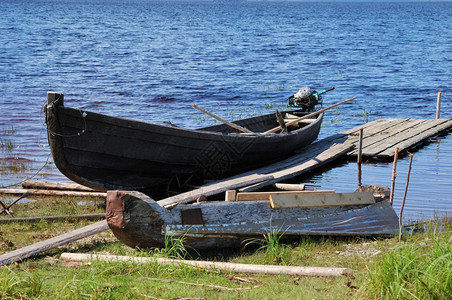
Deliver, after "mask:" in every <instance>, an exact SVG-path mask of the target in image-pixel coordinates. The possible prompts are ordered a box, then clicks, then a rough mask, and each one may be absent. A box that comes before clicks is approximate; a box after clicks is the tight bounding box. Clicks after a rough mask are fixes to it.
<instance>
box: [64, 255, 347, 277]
mask: <svg viewBox="0 0 452 300" xmlns="http://www.w3.org/2000/svg"><path fill="white" fill-rule="evenodd" d="M60 259H62V260H67V261H79V262H84V261H86V262H89V261H95V260H99V261H108V262H121V261H122V262H133V263H157V264H163V265H172V266H180V265H183V266H193V267H196V268H201V269H207V270H209V271H218V270H223V271H227V272H235V273H253V274H272V275H281V274H283V275H298V276H322V277H325V276H342V275H351V274H352V271H351V270H350V269H347V268H330V267H303V266H276V265H251V264H236V263H227V262H214V261H200V260H180V259H169V258H160V257H136V256H116V255H105V254H84V253H63V254H61V256H60Z"/></svg>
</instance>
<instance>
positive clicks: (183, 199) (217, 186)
mask: <svg viewBox="0 0 452 300" xmlns="http://www.w3.org/2000/svg"><path fill="white" fill-rule="evenodd" d="M272 178H273V176H271V175H265V174H256V173H254V174H247V175H246V176H240V175H239V176H235V177H232V178H227V179H224V180H221V181H217V182H215V183H212V184H208V185H204V186H202V187H200V188H198V189H196V190H193V191H189V192H186V193H181V194H178V195H176V196H173V197H169V198H166V199H163V200H160V201H159V204H160V205H161V206H163V207H171V206H173V205H177V204H184V203H191V202H194V201H196V199H198V198H199V197H201V196H205V197H208V196H212V195H216V194H219V193H222V192H225V191H227V190H234V189H238V188H240V187H243V186H247V185H250V184H254V183H257V182H261V181H266V180H271V179H272Z"/></svg>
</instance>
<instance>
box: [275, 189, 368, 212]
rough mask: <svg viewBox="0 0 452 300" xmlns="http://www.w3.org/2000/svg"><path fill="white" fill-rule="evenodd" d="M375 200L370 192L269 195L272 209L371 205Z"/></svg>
mask: <svg viewBox="0 0 452 300" xmlns="http://www.w3.org/2000/svg"><path fill="white" fill-rule="evenodd" d="M373 203H375V199H374V196H373V194H372V193H370V192H361V193H358V192H355V193H317V192H312V193H304V194H301V193H286V194H274V195H270V206H271V207H272V208H291V207H316V206H320V207H327V206H345V205H364V204H373Z"/></svg>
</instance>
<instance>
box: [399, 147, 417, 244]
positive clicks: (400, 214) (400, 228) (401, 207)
mask: <svg viewBox="0 0 452 300" xmlns="http://www.w3.org/2000/svg"><path fill="white" fill-rule="evenodd" d="M409 155H410V163H409V165H408V173H407V176H406V184H405V192H404V194H403V200H402V205H401V206H400V213H399V241H400V240H401V239H402V213H403V207H404V206H405V199H406V194H407V192H408V184H409V182H410V173H411V164H412V163H413V156H414V155H413V154H411V153H409Z"/></svg>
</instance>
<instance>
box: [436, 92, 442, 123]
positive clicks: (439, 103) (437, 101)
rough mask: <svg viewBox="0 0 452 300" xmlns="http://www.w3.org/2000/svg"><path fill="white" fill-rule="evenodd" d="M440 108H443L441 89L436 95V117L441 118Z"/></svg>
mask: <svg viewBox="0 0 452 300" xmlns="http://www.w3.org/2000/svg"><path fill="white" fill-rule="evenodd" d="M440 108H441V91H438V95H437V97H436V119H439V113H440Z"/></svg>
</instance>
